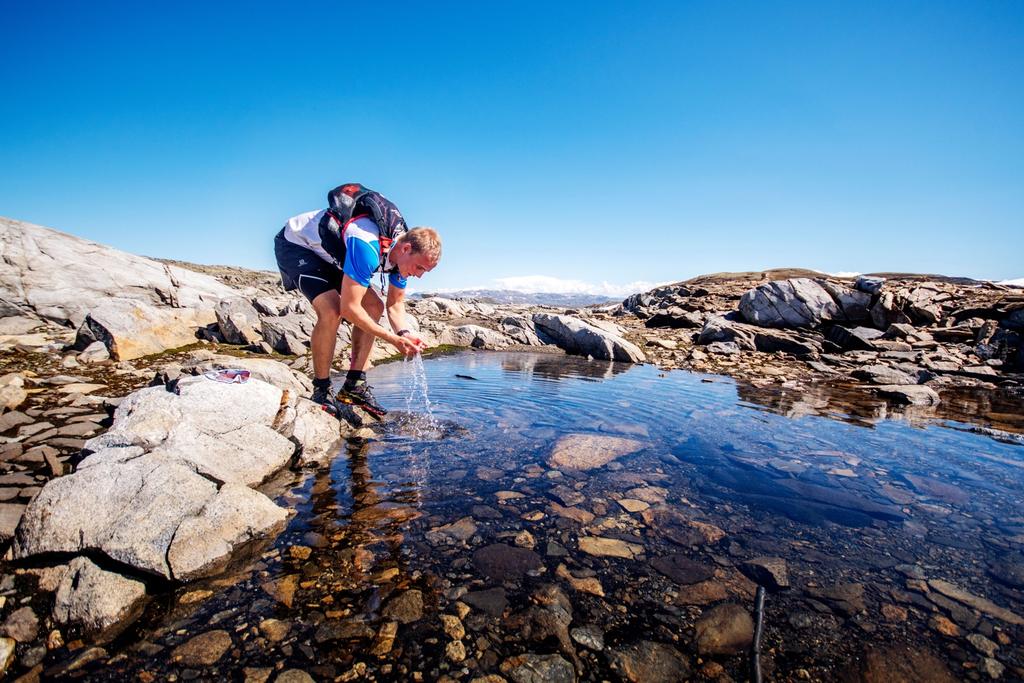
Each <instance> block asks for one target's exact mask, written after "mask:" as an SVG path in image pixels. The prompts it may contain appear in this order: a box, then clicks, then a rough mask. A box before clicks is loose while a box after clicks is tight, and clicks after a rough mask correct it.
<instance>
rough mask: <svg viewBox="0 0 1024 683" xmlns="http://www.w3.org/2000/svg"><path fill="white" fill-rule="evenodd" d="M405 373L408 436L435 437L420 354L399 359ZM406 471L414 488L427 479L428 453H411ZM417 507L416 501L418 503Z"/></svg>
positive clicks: (438, 425)
mask: <svg viewBox="0 0 1024 683" xmlns="http://www.w3.org/2000/svg"><path fill="white" fill-rule="evenodd" d="M402 362H403V364H404V366H405V367H404V368H403V369H404V370H405V372H404V373H403V374H404V375H405V378H406V380H405V425H404V428H405V429H406V430H407V434H408V436H411V437H413V438H414V439H431V438H434V437H436V435H437V432H438V430H439V428H440V424H439V423H438V421H437V418H435V417H434V411H433V410H432V409H431V405H430V392H429V387H428V385H427V370H426V368H424V367H423V357H422V356H421V355H420V354H418V353H417V354H416V355H415V356H413V357H412V358H408V357H407V358H406V359H405V360H404V361H402ZM406 471H407V472H408V474H409V476H410V477H411V478H412V480H413V481H415V482H416V483H417V488H418V487H420V486H422V485H423V484H425V483H426V482H427V480H428V479H429V478H430V464H429V460H428V456H427V454H425V453H423V452H421V449H418V448H417V449H415V450H414V451H413V452H412V453H410V457H409V460H408V461H407V463H406ZM417 507H419V503H417Z"/></svg>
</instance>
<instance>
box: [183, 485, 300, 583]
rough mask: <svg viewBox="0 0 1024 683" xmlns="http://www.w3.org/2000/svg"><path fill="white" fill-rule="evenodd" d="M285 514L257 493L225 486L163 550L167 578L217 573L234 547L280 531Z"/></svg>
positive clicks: (244, 488)
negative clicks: (167, 566)
mask: <svg viewBox="0 0 1024 683" xmlns="http://www.w3.org/2000/svg"><path fill="white" fill-rule="evenodd" d="M287 519H288V513H287V511H285V510H283V509H282V508H279V507H278V506H277V505H275V504H274V503H273V501H271V500H270V499H269V498H267V497H266V496H264V495H263V494H262V493H259V492H258V491H253V490H252V489H250V488H248V487H246V486H241V485H238V484H225V485H224V486H222V487H221V488H220V491H218V492H217V495H216V496H214V497H213V498H212V499H211V500H210V501H209V502H207V504H206V506H205V507H204V508H203V510H202V513H201V514H200V515H199V516H197V517H193V518H191V519H186V520H185V521H183V522H182V523H181V525H180V526H179V527H178V530H177V532H176V533H175V534H174V540H173V541H172V542H171V545H170V548H168V550H167V561H168V563H169V564H170V568H171V574H172V575H173V576H174V578H176V579H178V580H179V581H191V580H193V579H198V578H200V577H203V576H210V575H212V574H216V573H219V572H220V571H222V570H223V569H224V568H225V567H226V566H227V563H228V561H229V560H230V559H231V554H232V552H234V550H235V548H237V547H238V546H240V545H242V544H244V543H248V542H250V541H253V540H255V539H258V538H262V537H265V536H267V535H269V534H271V533H275V532H277V531H280V530H281V529H283V528H284V523H285V522H286V521H287Z"/></svg>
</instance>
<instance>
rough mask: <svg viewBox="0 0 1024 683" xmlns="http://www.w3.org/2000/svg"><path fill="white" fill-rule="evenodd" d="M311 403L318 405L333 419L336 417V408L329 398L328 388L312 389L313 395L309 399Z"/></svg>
mask: <svg viewBox="0 0 1024 683" xmlns="http://www.w3.org/2000/svg"><path fill="white" fill-rule="evenodd" d="M309 400H311V401H312V402H313V403H319V404H320V407H321V408H323V409H324V412H326V413H328V414H330V415H331V416H333V417H338V406H337V404H336V403H335V402H334V398H332V397H331V388H330V387H314V388H313V395H312V396H310V397H309Z"/></svg>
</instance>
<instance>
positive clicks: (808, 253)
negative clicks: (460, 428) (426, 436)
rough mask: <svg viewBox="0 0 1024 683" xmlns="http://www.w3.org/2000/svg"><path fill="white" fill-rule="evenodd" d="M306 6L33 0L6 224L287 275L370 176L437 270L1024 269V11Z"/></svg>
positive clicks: (12, 43)
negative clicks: (298, 217) (282, 247)
mask: <svg viewBox="0 0 1024 683" xmlns="http://www.w3.org/2000/svg"><path fill="white" fill-rule="evenodd" d="M295 4H296V5H298V6H297V7H285V6H283V4H281V3H261V2H248V3H244V4H241V3H239V4H231V3H190V2H178V3H160V4H154V3H106V2H89V3H84V2H58V3H46V4H40V3H7V4H6V6H5V8H4V10H3V22H2V27H0V38H2V40H0V86H2V88H3V90H2V91H3V93H4V94H5V97H4V104H3V106H2V107H0V215H6V216H10V217H13V218H18V219H22V220H28V221H31V222H34V223H40V224H43V225H47V226H50V227H54V228H57V229H60V230H64V231H66V232H70V233H73V234H76V235H81V236H84V237H87V238H90V239H94V240H97V241H100V242H104V243H107V244H111V245H113V246H116V247H118V248H122V249H125V250H128V251H132V252H136V253H142V254H146V255H152V256H164V257H170V258H180V259H186V260H191V261H196V262H200V263H227V264H234V265H243V266H249V267H259V268H272V267H273V256H272V247H271V238H272V236H273V234H274V232H275V231H276V230H277V229H278V228H279V227H280V225H281V224H283V222H284V221H285V219H287V218H288V217H289V216H291V215H294V214H297V213H301V212H303V211H309V210H313V209H316V208H320V207H321V206H323V205H324V204H325V201H326V200H325V195H326V192H327V190H328V189H330V188H331V187H333V186H334V185H336V184H340V183H342V182H349V181H353V180H354V181H359V182H362V183H364V184H366V185H368V186H370V187H373V188H375V189H378V190H380V191H381V192H383V193H384V194H386V195H387V196H389V197H390V198H391V199H393V200H394V201H395V202H396V203H397V204H398V205H399V206H400V207H401V208H402V211H403V213H404V214H405V215H406V217H407V218H408V219H409V221H410V223H412V224H426V225H433V226H434V227H436V228H438V230H439V231H440V232H441V234H442V236H443V238H444V240H445V255H444V258H443V260H442V263H441V265H440V266H439V267H438V268H437V269H436V270H435V271H434V272H433V273H431V274H429V275H428V276H427V277H426V278H424V280H423V281H422V282H421V283H415V286H416V288H417V289H422V290H430V289H434V288H457V287H470V286H485V285H494V284H496V283H505V284H508V283H513V284H522V283H524V282H529V280H528V279H525V280H524V279H523V278H531V277H535V276H544V277H548V278H557V279H558V280H565V281H572V282H577V283H580V284H578V285H576V286H577V287H580V288H586V287H597V286H598V285H600V283H602V282H604V283H608V284H609V289H615V290H619V289H622V288H623V287H625V286H626V285H628V283H634V282H637V281H644V282H665V281H673V280H679V279H684V278H687V277H691V276H694V275H697V274H701V273H707V272H715V271H722V270H749V269H761V268H767V267H777V266H803V267H809V268H816V269H820V270H824V271H828V272H840V271H842V272H849V271H859V272H866V271H879V270H908V271H916V272H942V273H947V274H957V275H969V276H975V277H983V278H992V279H997V280H999V279H1006V278H1018V277H1021V276H1024V258H1022V254H1024V76H1022V74H1024V41H1022V40H1021V35H1022V32H1024V4H1022V3H1020V2H998V1H992V2H973V1H970V2H967V1H965V2H958V3H948V2H936V1H928V2H914V3H892V2H885V3H868V2H858V3H838V2H837V3H832V2H806V3H804V2H786V3H744V2H665V3H658V2H644V3H618V2H616V3H601V2H586V3H582V2H581V3H570V2H566V3H531V2H516V3H498V2H484V3H469V2H451V3H449V2H432V3H415V2H397V3H385V2H381V3H367V4H365V5H359V6H358V13H353V12H351V11H346V7H353V6H354V5H352V4H351V3H335V2H332V3H326V2H325V3H295ZM630 5H636V7H630ZM516 278H519V279H518V280H517V279H516ZM557 286H559V283H558V282H555V283H554V284H552V285H551V287H557ZM562 286H564V287H565V288H570V289H571V288H572V285H569V284H565V283H562Z"/></svg>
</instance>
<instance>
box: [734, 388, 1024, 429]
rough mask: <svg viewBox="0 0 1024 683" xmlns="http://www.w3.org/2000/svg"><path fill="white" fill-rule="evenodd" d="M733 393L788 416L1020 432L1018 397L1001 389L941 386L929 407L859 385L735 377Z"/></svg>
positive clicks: (1023, 425) (1023, 421) (1023, 413)
mask: <svg viewBox="0 0 1024 683" xmlns="http://www.w3.org/2000/svg"><path fill="white" fill-rule="evenodd" d="M736 392H737V394H738V396H739V398H740V400H741V401H745V402H747V403H750V404H753V405H758V406H764V407H765V408H768V409H769V410H771V411H772V412H774V413H778V414H779V415H785V416H786V417H789V418H800V417H806V416H809V415H815V416H821V417H829V418H834V419H838V420H844V421H848V422H852V423H855V424H860V425H865V426H869V425H872V424H875V423H877V422H879V421H881V420H905V421H907V422H909V423H910V424H912V425H914V426H924V425H927V424H929V423H932V422H934V421H935V419H936V418H940V419H948V420H955V421H961V422H963V421H969V422H976V423H980V424H982V425H984V426H987V427H991V428H993V429H999V430H1005V431H1008V432H1015V433H1024V410H1022V409H1021V406H1022V405H1024V401H1022V399H1021V397H1020V396H1017V395H1016V394H1014V393H1013V392H1011V391H1008V390H1002V389H997V390H981V389H973V388H954V389H946V390H943V391H942V402H940V403H939V404H938V405H934V406H900V405H893V404H892V403H891V402H889V401H886V400H885V399H882V398H880V397H879V396H878V395H877V394H874V393H872V392H871V389H870V388H869V387H866V386H864V385H846V384H828V383H813V384H808V385H802V386H800V387H799V388H795V389H786V388H782V387H781V386H779V385H774V384H772V385H755V384H751V383H749V382H743V381H738V382H737V383H736Z"/></svg>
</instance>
